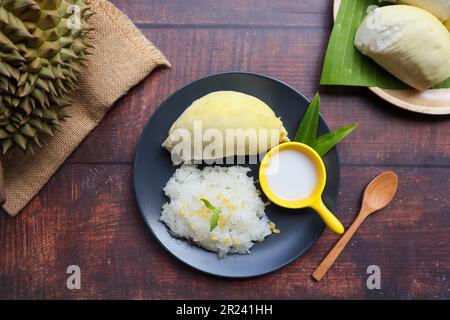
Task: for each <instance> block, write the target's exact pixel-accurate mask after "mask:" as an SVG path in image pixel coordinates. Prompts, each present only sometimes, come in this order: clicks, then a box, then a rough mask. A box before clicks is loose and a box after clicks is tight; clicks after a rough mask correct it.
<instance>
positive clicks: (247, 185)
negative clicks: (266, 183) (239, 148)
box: [160, 165, 275, 257]
mask: <svg viewBox="0 0 450 320" xmlns="http://www.w3.org/2000/svg"><path fill="white" fill-rule="evenodd" d="M249 171H250V169H249V168H245V167H240V166H235V167H217V166H216V167H206V168H205V169H203V170H200V169H198V168H196V167H195V166H191V165H183V166H182V167H180V168H179V169H177V170H176V171H175V173H174V175H173V176H172V177H171V178H170V180H169V181H168V182H167V185H166V186H165V187H164V192H165V194H166V195H167V197H169V198H170V202H169V203H166V204H164V205H163V207H162V213H161V218H160V220H161V221H163V222H164V223H165V224H166V225H167V226H168V227H169V228H170V231H171V233H172V234H173V235H174V236H176V237H180V238H186V239H188V240H189V241H192V242H194V243H195V244H197V245H199V246H201V247H203V248H205V249H207V250H211V251H214V252H217V253H218V254H219V256H221V257H223V256H225V255H226V254H227V253H239V254H246V253H250V251H249V249H250V248H251V247H252V246H253V244H254V242H256V241H258V242H261V241H263V240H264V238H265V237H266V236H268V235H269V234H271V233H272V229H274V227H275V225H274V224H273V223H272V222H270V220H269V219H268V218H267V216H266V214H265V213H264V208H265V205H264V203H263V201H262V200H261V198H260V197H259V194H258V191H257V189H256V187H255V184H254V181H253V178H252V177H249V176H247V172H249ZM200 199H206V200H208V201H209V202H210V203H211V204H212V205H213V206H215V207H216V208H220V209H221V213H220V214H219V220H218V223H217V227H216V228H214V229H213V230H212V231H210V220H211V216H212V215H213V212H212V210H210V209H208V208H206V206H205V204H204V203H203V202H202V201H201V200H200Z"/></svg>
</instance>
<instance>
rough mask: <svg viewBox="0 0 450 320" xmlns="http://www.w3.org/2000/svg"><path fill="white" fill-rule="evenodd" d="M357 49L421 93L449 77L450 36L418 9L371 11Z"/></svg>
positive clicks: (400, 6)
mask: <svg viewBox="0 0 450 320" xmlns="http://www.w3.org/2000/svg"><path fill="white" fill-rule="evenodd" d="M355 46H356V48H357V49H358V50H359V51H360V52H361V53H363V54H364V55H367V56H369V57H370V58H372V59H373V60H374V61H375V62H376V63H378V64H379V65H380V66H382V67H383V68H384V69H386V70H387V71H389V72H390V73H392V74H393V75H394V76H396V77H397V78H399V79H400V80H402V81H403V82H405V83H407V84H408V85H410V86H411V87H413V88H415V89H417V90H420V91H423V90H426V89H428V88H430V87H432V86H434V85H437V84H439V83H441V82H443V81H445V80H447V79H448V78H449V77H450V59H449V57H450V33H449V32H448V30H447V29H446V28H445V27H444V25H443V24H442V23H441V22H440V21H439V20H438V19H437V18H436V17H435V16H434V15H432V14H431V13H429V12H428V11H425V10H423V9H420V8H418V7H414V6H408V5H393V6H385V7H380V8H376V9H374V10H372V11H371V12H370V13H369V14H368V15H367V16H366V18H365V19H364V20H363V22H362V23H361V26H360V27H359V29H358V31H357V33H356V37H355Z"/></svg>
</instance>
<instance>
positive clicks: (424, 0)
mask: <svg viewBox="0 0 450 320" xmlns="http://www.w3.org/2000/svg"><path fill="white" fill-rule="evenodd" d="M383 2H390V3H401V4H409V5H411V6H416V7H419V8H422V9H424V10H426V11H428V12H430V13H431V14H433V15H435V16H436V17H437V18H438V19H439V20H441V21H442V22H445V21H447V22H449V23H450V21H449V19H450V0H383Z"/></svg>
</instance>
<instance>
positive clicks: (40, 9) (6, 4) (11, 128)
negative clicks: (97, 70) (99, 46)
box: [0, 0, 93, 153]
mask: <svg viewBox="0 0 450 320" xmlns="http://www.w3.org/2000/svg"><path fill="white" fill-rule="evenodd" d="M73 6H75V7H73ZM74 9H75V10H74ZM74 12H79V16H80V19H79V20H78V21H80V22H81V23H80V24H79V26H80V28H74V27H72V26H73V25H74V24H73V22H74V21H76V20H74V19H76V17H75V15H74ZM92 14H93V12H92V11H91V10H90V7H89V5H88V4H87V3H86V1H85V0H0V148H1V150H2V152H3V153H7V152H8V151H9V150H11V149H13V148H14V147H16V146H17V147H20V148H22V149H24V150H27V149H31V148H32V147H33V145H36V144H37V145H40V141H41V139H42V136H44V135H52V134H53V132H54V131H55V129H56V128H57V127H58V125H59V124H60V122H61V120H63V119H64V118H65V117H66V116H67V107H68V106H69V104H70V93H71V91H72V90H73V89H74V88H75V85H76V80H77V74H78V72H79V71H80V68H81V67H82V64H83V60H84V58H85V56H86V53H87V49H88V48H89V47H90V45H89V36H88V32H89V30H90V27H89V24H88V18H89V17H90V16H91V15H92Z"/></svg>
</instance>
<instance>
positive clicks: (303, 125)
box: [294, 93, 320, 146]
mask: <svg viewBox="0 0 450 320" xmlns="http://www.w3.org/2000/svg"><path fill="white" fill-rule="evenodd" d="M319 115H320V96H319V93H316V95H315V96H314V98H313V99H312V101H311V103H310V104H309V107H308V109H306V112H305V115H304V116H303V119H302V121H301V122H300V125H299V127H298V130H297V133H296V134H295V138H294V141H297V142H301V143H304V144H307V145H309V146H310V145H311V144H313V143H314V141H315V140H316V138H317V128H318V126H319Z"/></svg>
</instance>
